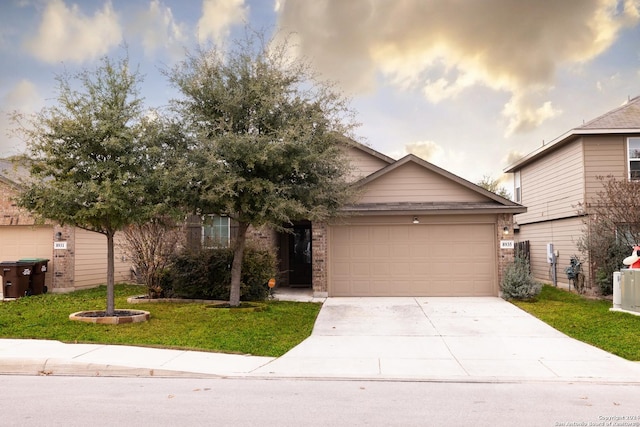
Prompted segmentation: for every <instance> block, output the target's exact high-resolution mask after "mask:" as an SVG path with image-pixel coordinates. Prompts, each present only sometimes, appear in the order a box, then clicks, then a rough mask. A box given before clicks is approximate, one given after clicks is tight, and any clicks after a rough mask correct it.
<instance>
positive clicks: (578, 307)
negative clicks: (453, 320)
mask: <svg viewBox="0 0 640 427" xmlns="http://www.w3.org/2000/svg"><path fill="white" fill-rule="evenodd" d="M513 303H514V304H515V305H517V306H518V307H520V308H522V309H523V310H525V311H527V312H528V313H531V314H532V315H534V316H536V317H537V318H539V319H540V320H542V321H544V322H545V323H548V324H549V325H551V326H553V327H554V328H556V329H557V330H559V331H560V332H563V333H564V334H566V335H569V336H570V337H573V338H575V339H577V340H580V341H583V342H586V343H588V344H591V345H594V346H596V347H599V348H601V349H603V350H605V351H608V352H610V353H613V354H616V355H618V356H620V357H624V358H625V359H628V360H634V361H640V316H634V315H632V314H628V313H619V312H611V311H609V308H611V307H612V303H611V301H605V300H592V299H587V298H584V297H582V296H580V295H577V294H574V293H571V292H568V291H565V290H562V289H559V288H556V287H553V286H549V285H545V286H543V288H542V292H541V293H540V295H539V296H538V297H537V298H536V299H535V300H534V301H531V302H522V301H513Z"/></svg>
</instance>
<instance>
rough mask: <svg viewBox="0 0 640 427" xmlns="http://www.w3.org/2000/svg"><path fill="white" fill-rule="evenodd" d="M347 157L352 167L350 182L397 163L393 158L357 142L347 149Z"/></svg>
mask: <svg viewBox="0 0 640 427" xmlns="http://www.w3.org/2000/svg"><path fill="white" fill-rule="evenodd" d="M347 156H348V157H349V163H350V165H351V170H350V173H349V175H350V176H349V180H350V181H352V182H353V181H357V180H359V179H362V178H364V177H366V176H369V175H371V174H372V173H374V172H376V171H378V170H380V169H382V168H384V167H386V166H387V165H389V164H391V163H393V162H395V160H394V159H392V158H391V157H388V156H385V155H384V154H382V153H379V152H377V151H375V150H374V149H372V148H370V147H367V146H366V145H363V144H360V143H358V142H355V141H353V142H352V143H351V144H349V146H348V147H347Z"/></svg>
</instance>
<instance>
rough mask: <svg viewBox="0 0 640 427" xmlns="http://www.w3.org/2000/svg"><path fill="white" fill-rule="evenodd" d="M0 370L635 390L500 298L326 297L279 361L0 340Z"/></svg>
mask: <svg viewBox="0 0 640 427" xmlns="http://www.w3.org/2000/svg"><path fill="white" fill-rule="evenodd" d="M309 298H310V297H309ZM301 299H302V300H307V299H308V297H307V296H305V295H303V296H302V297H301ZM0 374H26V375H90V376H158V377H199V378H202V377H251V378H333V379H345V378H358V379H380V380H385V379H388V380H391V379H399V380H422V381H462V382H466V381H469V382H472V381H476V382H479V381H482V382H486V381H490V382H499V381H507V382H514V381H562V382H569V381H588V382H603V383H632V384H638V383H640V364H638V363H635V362H629V361H627V360H624V359H622V358H619V357H617V356H614V355H612V354H610V353H607V352H605V351H602V350H600V349H597V348H595V347H592V346H589V345H587V344H584V343H582V342H579V341H576V340H574V339H572V338H569V337H567V336H566V335H564V334H561V333H560V332H558V331H556V330H555V329H553V328H551V327H550V326H548V325H547V324H545V323H544V322H541V321H539V320H538V319H536V318H534V317H532V316H530V315H529V314H527V313H525V312H523V311H522V310H520V309H519V308H517V307H515V306H513V305H512V304H509V303H508V302H506V301H503V300H501V299H499V298H412V297H406V298H405V297H398V298H328V299H327V300H326V301H325V303H324V305H323V308H322V310H321V311H320V314H319V316H318V319H317V321H316V324H315V327H314V331H313V333H312V335H311V336H310V337H309V338H307V339H306V340H305V341H303V342H302V343H300V344H299V345H298V346H296V347H295V348H293V349H292V350H291V351H289V352H288V353H286V354H285V355H283V356H282V357H280V358H270V357H257V356H248V355H230V354H218V353H207V352H197V351H181V350H167V349H151V348H142V347H130V346H111V345H96V344H63V343H60V342H57V341H39V340H0Z"/></svg>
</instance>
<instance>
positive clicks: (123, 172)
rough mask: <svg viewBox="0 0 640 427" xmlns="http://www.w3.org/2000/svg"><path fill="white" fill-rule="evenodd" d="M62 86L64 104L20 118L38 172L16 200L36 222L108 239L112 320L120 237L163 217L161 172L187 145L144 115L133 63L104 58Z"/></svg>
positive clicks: (173, 131) (171, 130)
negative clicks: (158, 215)
mask: <svg viewBox="0 0 640 427" xmlns="http://www.w3.org/2000/svg"><path fill="white" fill-rule="evenodd" d="M57 81H58V97H57V105H55V106H53V107H48V108H44V109H43V110H41V111H40V112H39V113H37V114H35V115H32V116H27V117H24V116H19V115H16V116H14V119H15V120H16V122H17V123H18V126H19V129H18V130H19V131H21V132H22V134H23V135H24V136H25V138H26V141H27V151H28V154H29V156H30V171H31V177H30V179H29V180H27V181H25V182H24V183H23V191H22V193H21V194H20V196H19V198H18V200H17V201H18V204H19V206H22V207H24V208H26V209H28V210H30V211H31V212H32V213H34V214H35V215H36V216H39V217H42V218H47V219H51V220H54V221H56V222H59V223H61V224H71V225H74V226H76V227H79V228H83V229H86V230H90V231H94V232H97V233H100V234H103V235H104V236H105V237H106V240H107V257H108V259H107V309H106V314H107V315H108V316H112V315H114V313H115V307H114V236H115V234H116V232H118V231H120V230H122V229H123V228H124V227H126V226H127V225H130V224H135V223H141V222H144V221H146V220H148V219H149V218H151V217H153V216H154V215H155V214H156V213H157V212H158V209H159V207H160V206H162V203H163V194H164V193H163V185H164V184H163V183H164V182H165V181H163V179H161V175H162V173H163V170H164V168H161V167H159V166H162V165H163V161H164V162H166V161H167V160H166V159H168V158H169V157H168V153H173V152H175V147H176V146H177V145H176V144H175V143H176V142H182V141H181V140H180V139H179V138H173V137H172V136H173V135H175V134H176V129H177V127H176V126H175V125H173V126H166V125H165V123H164V122H163V121H161V120H159V119H158V118H157V117H153V115H149V114H145V113H146V112H145V111H144V110H143V105H142V99H141V98H140V97H139V95H138V92H139V89H138V87H139V85H140V83H141V82H142V78H141V76H140V75H139V74H138V73H137V72H132V71H131V70H130V68H129V63H128V60H127V59H121V60H118V61H113V60H110V59H108V58H103V59H102V61H101V64H100V65H99V66H98V67H97V68H96V69H95V70H91V71H90V70H83V71H81V72H79V73H78V74H75V75H69V74H63V75H60V76H58V77H57ZM74 85H75V86H77V87H78V89H74ZM163 159H164V160H163Z"/></svg>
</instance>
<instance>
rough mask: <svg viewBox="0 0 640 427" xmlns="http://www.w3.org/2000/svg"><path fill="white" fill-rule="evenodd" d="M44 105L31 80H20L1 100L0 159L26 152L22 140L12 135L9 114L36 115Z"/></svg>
mask: <svg viewBox="0 0 640 427" xmlns="http://www.w3.org/2000/svg"><path fill="white" fill-rule="evenodd" d="M43 105H44V99H43V98H42V97H41V96H40V94H39V93H38V90H37V88H36V86H35V85H34V84H33V83H32V82H31V81H29V80H26V79H23V80H20V81H19V82H18V83H17V84H16V85H15V86H14V87H13V88H12V89H11V90H10V91H9V92H7V93H6V94H5V95H4V96H2V98H0V129H2V131H3V133H2V134H0V157H4V156H7V155H12V154H18V153H20V152H22V151H24V148H25V145H24V142H23V141H22V140H20V139H19V138H17V137H16V136H15V135H12V134H11V131H12V128H13V126H14V125H13V123H12V122H11V120H10V119H9V116H8V114H10V113H11V112H13V111H19V112H20V113H23V114H30V113H34V112H36V111H37V110H39V109H40V108H42V106H43Z"/></svg>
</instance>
